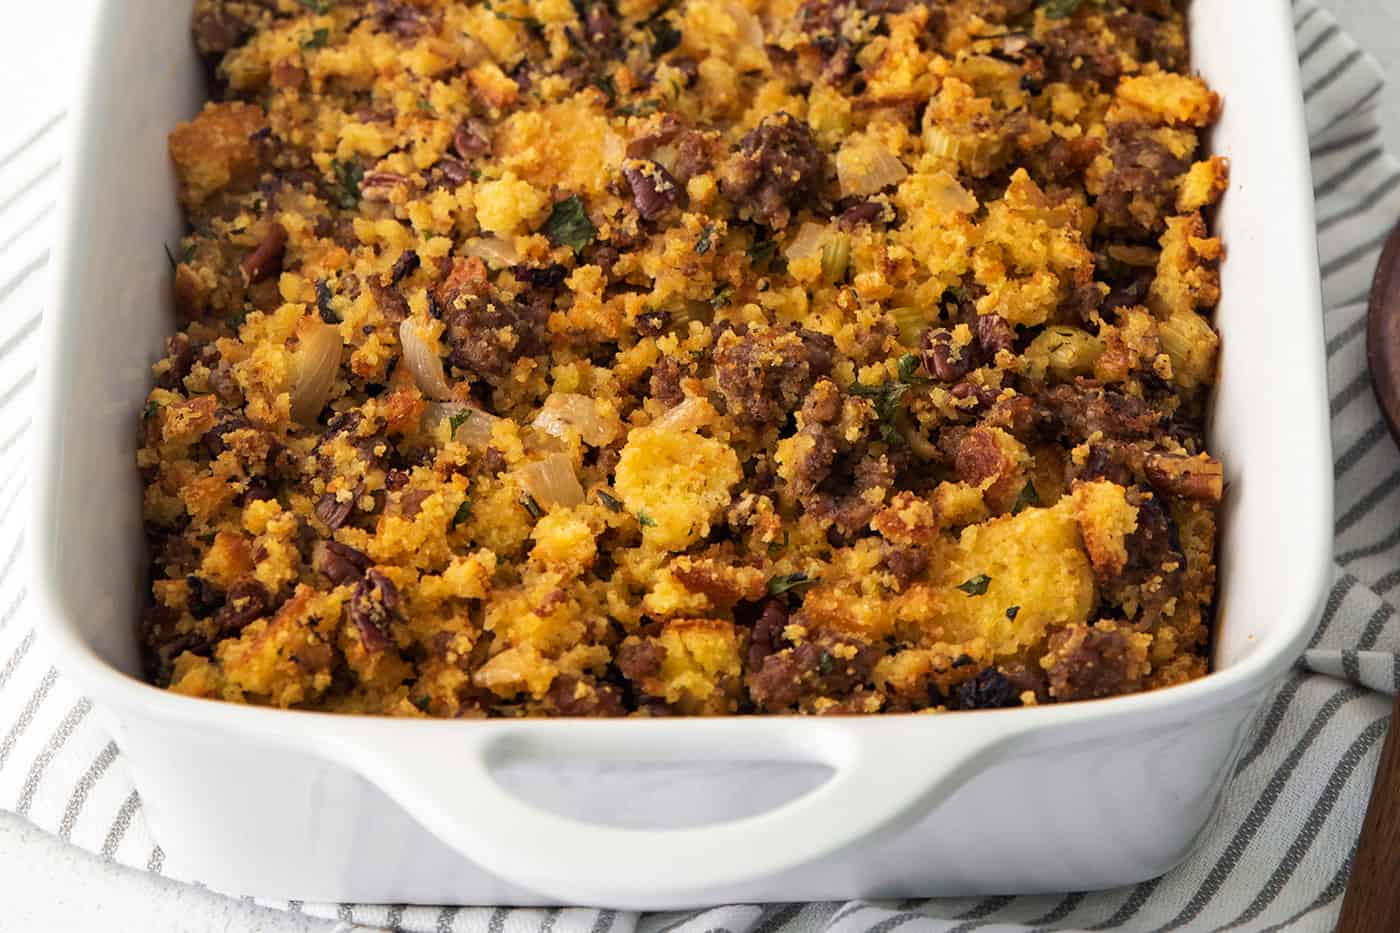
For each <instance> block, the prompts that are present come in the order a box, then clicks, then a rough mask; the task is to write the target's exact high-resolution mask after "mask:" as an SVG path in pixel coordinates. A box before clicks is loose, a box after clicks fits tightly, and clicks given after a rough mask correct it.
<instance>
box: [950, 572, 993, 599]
mask: <svg viewBox="0 0 1400 933" xmlns="http://www.w3.org/2000/svg"><path fill="white" fill-rule="evenodd" d="M991 582H992V578H991V577H989V576H987V575H986V574H985V573H979V574H978V575H977V576H975V577H973V578H972V579H970V580H965V581H964V582H962V583H959V584H958V589H960V590H962V591H963V592H964V593H966V594H967V595H968V596H981V595H982V594H983V593H985V592H987V585H988V584H990V583H991Z"/></svg>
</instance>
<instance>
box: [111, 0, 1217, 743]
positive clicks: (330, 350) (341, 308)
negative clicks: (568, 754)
mask: <svg viewBox="0 0 1400 933" xmlns="http://www.w3.org/2000/svg"><path fill="white" fill-rule="evenodd" d="M1185 8H1186V4H1185V2H1184V0H1151V2H1146V0H1094V2H1091V0H1083V2H1075V0H1055V2H1053V3H1052V2H1048V0H1044V2H1041V0H1016V2H983V0H956V2H932V0H882V2H879V3H862V2H855V0H675V2H661V0H597V2H593V0H590V2H587V3H565V2H562V0H491V2H483V0H316V2H309V0H302V2H298V0H275V2H274V0H195V2H194V10H193V41H194V45H195V48H196V50H197V51H198V52H199V54H200V55H201V56H203V58H204V60H205V62H206V64H207V65H208V70H209V73H210V75H211V78H212V92H213V93H212V99H211V101H210V103H208V104H207V105H205V106H204V107H203V109H201V110H200V112H199V113H197V114H196V115H195V116H194V117H193V118H192V119H191V120H189V121H188V122H186V123H183V124H181V125H179V126H177V127H173V128H172V131H171V134H170V139H169V152H170V157H171V161H172V164H173V166H174V169H175V175H176V180H177V183H178V188H177V193H178V197H179V199H180V203H181V205H182V207H183V209H184V211H185V214H186V217H187V219H188V222H189V227H188V232H187V234H186V235H185V236H184V237H183V238H182V240H181V241H180V242H179V243H178V244H167V246H168V249H169V256H170V259H171V262H172V264H173V266H174V270H173V274H172V291H173V294H174V299H175V307H176V310H177V315H178V322H179V329H178V332H177V333H175V334H174V335H173V336H172V337H171V338H170V340H169V344H168V347H167V352H166V354H165V355H164V356H163V357H162V358H161V359H160V360H159V361H158V362H157V363H156V364H155V366H154V367H153V373H152V375H153V381H154V386H153V388H152V390H151V392H150V394H149V396H148V399H147V402H146V404H145V406H144V407H143V408H142V410H141V411H140V412H139V413H138V415H139V418H138V420H139V432H140V440H141V444H140V451H139V454H138V458H137V468H138V469H139V471H140V476H141V481H142V483H143V486H144V494H143V500H142V502H143V510H144V518H145V526H146V531H147V538H148V543H149V555H150V567H149V572H150V580H151V586H150V597H151V598H150V603H149V608H148V610H147V612H146V614H145V617H144V618H143V620H142V641H143V645H144V648H145V658H146V662H147V674H148V676H149V678H150V679H151V680H152V681H153V682H154V683H157V684H159V685H161V686H163V687H167V688H169V689H171V690H174V691H177V692H180V693H182V694H186V695H189V696H196V697H206V698H211V699H220V700H225V701H230V702H241V703H251V704H259V705H265V706H276V707H294V708H303V709H316V710H328V711H336V712H346V713H357V714H379V715H392V716H409V717H412V716H433V717H442V718H463V717H525V716H672V715H684V716H701V715H734V714H757V713H772V714H786V713H800V714H812V715H826V714H851V713H859V714H868V713H881V712H914V711H942V710H960V709H988V708H998V707H1011V706H1018V705H1028V704H1037V703H1058V702H1068V701H1075V700H1080V699H1091V698H1098V697H1104V696H1113V695H1117V694H1123V693H1129V692H1134V691H1139V690H1150V689H1157V688H1161V687H1167V686H1171V685H1173V684H1179V683H1182V682H1185V681H1188V680H1191V679H1193V678H1196V677H1200V676H1202V675H1203V674H1205V673H1206V670H1207V662H1206V658H1207V653H1208V648H1209V641H1210V628H1211V607H1212V604H1213V601H1214V585H1215V551H1216V535H1217V530H1216V529H1217V522H1216V515H1217V511H1218V508H1219V503H1220V500H1221V497H1222V496H1223V494H1224V491H1225V486H1226V484H1225V475H1224V469H1223V466H1222V465H1221V464H1220V462H1219V461H1217V460H1216V459H1214V458H1213V457H1212V456H1211V452H1210V450H1209V449H1208V448H1207V445H1206V443H1205V439H1204V425H1205V411H1206V404H1207V401H1208V394H1209V391H1210V387H1211V386H1212V384H1213V383H1214V380H1215V372H1216V366H1217V358H1218V355H1219V345H1220V344H1219V337H1218V336H1217V335H1216V332H1215V330H1214V327H1213V325H1212V314H1213V309H1214V307H1215V305H1216V304H1217V302H1218V301H1219V299H1220V287H1221V282H1220V273H1219V265H1220V263H1221V262H1222V261H1223V260H1224V258H1225V244H1224V243H1222V242H1221V241H1220V240H1219V239H1218V238H1216V237H1214V236H1213V235H1212V232H1211V221H1212V218H1213V212H1214V208H1215V205H1216V204H1217V202H1218V201H1219V200H1220V199H1221V198H1222V197H1224V196H1225V195H1226V192H1227V190H1228V188H1229V186H1230V176H1229V163H1228V161H1227V160H1226V159H1225V158H1224V157H1222V156H1215V155H1211V154H1209V153H1207V152H1205V151H1204V150H1203V147H1202V139H1203V137H1204V135H1205V134H1206V133H1207V132H1208V130H1209V128H1210V127H1211V125H1212V124H1213V123H1214V122H1215V120H1216V119H1217V118H1218V116H1219V114H1220V112H1221V108H1222V102H1221V100H1220V99H1219V98H1218V97H1217V96H1216V95H1215V93H1214V92H1212V90H1211V89H1210V88H1209V87H1208V86H1207V85H1206V83H1205V82H1204V81H1203V80H1202V79H1201V78H1200V77H1199V76H1197V75H1195V74H1194V73H1193V72H1192V69H1191V63H1190V60H1189V57H1188V48H1187V41H1186V30H1185ZM153 313H154V310H153Z"/></svg>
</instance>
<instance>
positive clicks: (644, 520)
mask: <svg viewBox="0 0 1400 933" xmlns="http://www.w3.org/2000/svg"><path fill="white" fill-rule="evenodd" d="M637 524H639V525H641V526H642V527H643V528H655V527H656V519H654V518H652V517H651V516H650V515H648V514H647V513H645V512H638V513H637Z"/></svg>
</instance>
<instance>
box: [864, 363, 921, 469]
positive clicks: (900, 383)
mask: <svg viewBox="0 0 1400 933" xmlns="http://www.w3.org/2000/svg"><path fill="white" fill-rule="evenodd" d="M918 368H919V358H918V357H917V356H915V355H914V354H912V353H906V354H904V355H903V356H901V357H900V358H899V362H898V363H897V364H896V372H897V374H898V375H897V378H896V380H895V381H894V382H889V381H886V382H884V383H881V384H880V385H877V386H870V385H865V384H863V383H859V382H857V383H855V384H854V385H852V386H851V388H850V393H851V394H852V395H855V396H857V397H859V398H868V399H870V400H871V401H873V402H874V403H875V414H876V415H877V416H878V417H879V419H880V436H881V437H882V438H883V439H884V441H885V443H887V444H889V445H890V446H892V447H894V446H898V445H900V444H903V443H904V436H903V435H902V434H900V433H899V420H900V417H901V415H902V414H903V411H904V395H905V393H907V392H908V391H909V390H910V389H912V388H913V387H914V386H916V385H922V384H923V381H924V380H921V379H919V378H918V377H917V376H915V375H914V374H915V372H916V371H917V370H918Z"/></svg>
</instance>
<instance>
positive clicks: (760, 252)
mask: <svg viewBox="0 0 1400 933" xmlns="http://www.w3.org/2000/svg"><path fill="white" fill-rule="evenodd" d="M748 253H749V260H750V261H751V262H752V263H753V264H754V266H755V267H756V268H767V266H768V264H769V263H770V262H772V261H773V257H774V256H776V255H777V254H778V243H777V241H775V240H754V241H753V245H752V246H750V247H749V250H748Z"/></svg>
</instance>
